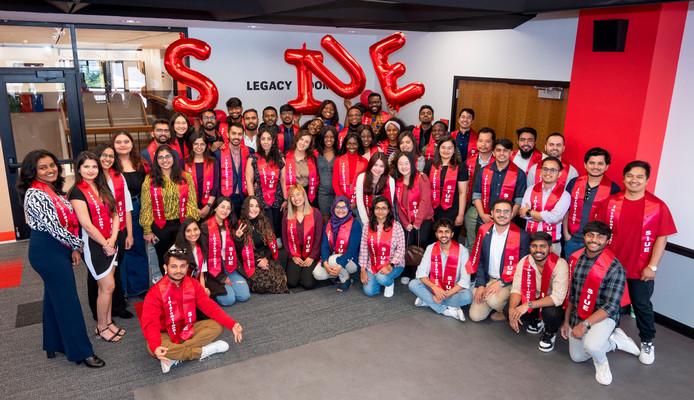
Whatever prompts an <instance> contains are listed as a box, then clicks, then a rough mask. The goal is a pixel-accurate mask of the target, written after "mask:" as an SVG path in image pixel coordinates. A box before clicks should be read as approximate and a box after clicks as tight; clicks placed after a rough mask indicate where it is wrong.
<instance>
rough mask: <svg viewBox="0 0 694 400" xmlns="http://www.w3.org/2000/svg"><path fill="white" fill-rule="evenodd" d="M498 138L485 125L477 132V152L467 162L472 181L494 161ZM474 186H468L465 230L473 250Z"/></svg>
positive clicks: (475, 221) (470, 249)
mask: <svg viewBox="0 0 694 400" xmlns="http://www.w3.org/2000/svg"><path fill="white" fill-rule="evenodd" d="M495 140H496V133H495V132H494V129H492V128H487V127H484V128H482V129H480V131H479V133H478V134H477V154H475V155H474V156H471V157H469V158H468V159H467V161H466V162H465V164H466V166H467V174H468V176H469V177H470V182H475V181H476V179H477V175H478V174H479V172H480V171H481V170H482V169H483V168H484V167H486V166H487V165H489V163H490V162H492V161H494V156H493V155H492V145H493V144H494V141H495ZM472 186H474V185H468V187H467V204H466V205H465V209H466V210H467V211H466V212H465V230H466V231H467V249H468V251H472V246H473V245H474V244H475V235H476V234H477V231H475V228H476V227H477V209H476V208H475V207H471V206H472Z"/></svg>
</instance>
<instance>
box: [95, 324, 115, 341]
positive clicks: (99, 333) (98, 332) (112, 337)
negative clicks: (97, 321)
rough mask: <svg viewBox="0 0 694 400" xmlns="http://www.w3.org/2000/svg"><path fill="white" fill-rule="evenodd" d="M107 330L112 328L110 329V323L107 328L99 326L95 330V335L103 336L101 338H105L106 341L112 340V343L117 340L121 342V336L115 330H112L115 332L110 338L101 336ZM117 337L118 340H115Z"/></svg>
mask: <svg viewBox="0 0 694 400" xmlns="http://www.w3.org/2000/svg"><path fill="white" fill-rule="evenodd" d="M106 331H109V332H111V330H110V329H108V325H107V326H106V328H104V329H102V330H99V327H98V326H97V327H96V329H95V330H94V335H95V336H96V337H98V338H101V339H103V340H105V341H107V342H111V343H115V342H119V341H120V336H119V335H118V334H115V333H113V332H111V333H113V336H111V337H110V338H108V339H106V338H105V337H103V336H101V334H102V333H104V332H106ZM116 338H118V339H117V340H114V339H116Z"/></svg>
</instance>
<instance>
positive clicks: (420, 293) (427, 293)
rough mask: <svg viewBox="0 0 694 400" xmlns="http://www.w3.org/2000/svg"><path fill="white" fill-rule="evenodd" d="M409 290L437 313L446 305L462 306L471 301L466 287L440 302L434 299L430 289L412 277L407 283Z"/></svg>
mask: <svg viewBox="0 0 694 400" xmlns="http://www.w3.org/2000/svg"><path fill="white" fill-rule="evenodd" d="M408 287H409V288H410V292H412V293H414V294H415V296H417V297H419V298H420V299H421V300H422V301H423V302H425V303H426V304H427V306H429V308H431V309H432V310H434V311H436V312H437V313H439V314H443V312H444V311H446V307H462V306H466V305H468V304H470V303H472V293H471V292H470V291H469V290H468V289H463V290H461V291H459V292H458V293H456V294H454V295H453V296H451V297H449V298H447V299H445V300H444V301H442V302H440V303H436V302H435V301H434V292H432V291H431V289H429V288H428V287H427V286H426V285H425V284H423V283H422V281H420V280H419V279H412V280H411V281H410V283H409V285H408Z"/></svg>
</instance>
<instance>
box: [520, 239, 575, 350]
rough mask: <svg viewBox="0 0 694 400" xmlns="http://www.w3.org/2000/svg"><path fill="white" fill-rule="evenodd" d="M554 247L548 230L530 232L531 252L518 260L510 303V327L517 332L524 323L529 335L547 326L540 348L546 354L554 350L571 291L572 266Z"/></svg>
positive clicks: (539, 331)
mask: <svg viewBox="0 0 694 400" xmlns="http://www.w3.org/2000/svg"><path fill="white" fill-rule="evenodd" d="M551 246H552V237H551V236H550V235H549V234H548V233H545V232H535V233H533V234H531V235H530V255H528V256H525V257H524V258H522V259H521V260H520V261H518V268H516V274H515V275H514V276H513V286H512V287H511V298H510V300H509V302H508V318H509V324H510V325H511V329H513V330H514V331H516V333H518V332H519V331H520V329H519V327H518V325H525V326H526V328H525V331H526V332H528V333H530V334H538V333H541V332H542V330H543V329H544V331H545V334H544V335H542V338H541V339H540V343H539V344H538V346H537V347H538V349H540V351H542V352H545V353H548V352H550V351H552V350H554V342H555V340H556V334H557V332H558V331H559V326H560V325H561V323H562V322H563V320H564V309H563V307H562V305H563V304H564V300H565V299H566V293H567V291H568V290H569V265H568V264H567V263H566V261H564V259H563V258H559V256H558V255H556V254H554V253H551V252H550V251H549V249H550V248H551Z"/></svg>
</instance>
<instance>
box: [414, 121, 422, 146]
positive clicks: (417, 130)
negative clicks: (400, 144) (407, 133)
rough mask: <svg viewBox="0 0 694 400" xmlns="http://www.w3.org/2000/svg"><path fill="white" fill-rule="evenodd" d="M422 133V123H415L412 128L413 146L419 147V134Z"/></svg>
mask: <svg viewBox="0 0 694 400" xmlns="http://www.w3.org/2000/svg"><path fill="white" fill-rule="evenodd" d="M421 133H422V125H417V126H415V127H414V129H412V134H413V135H414V138H415V139H416V142H415V146H416V147H419V135H420V134H421Z"/></svg>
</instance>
